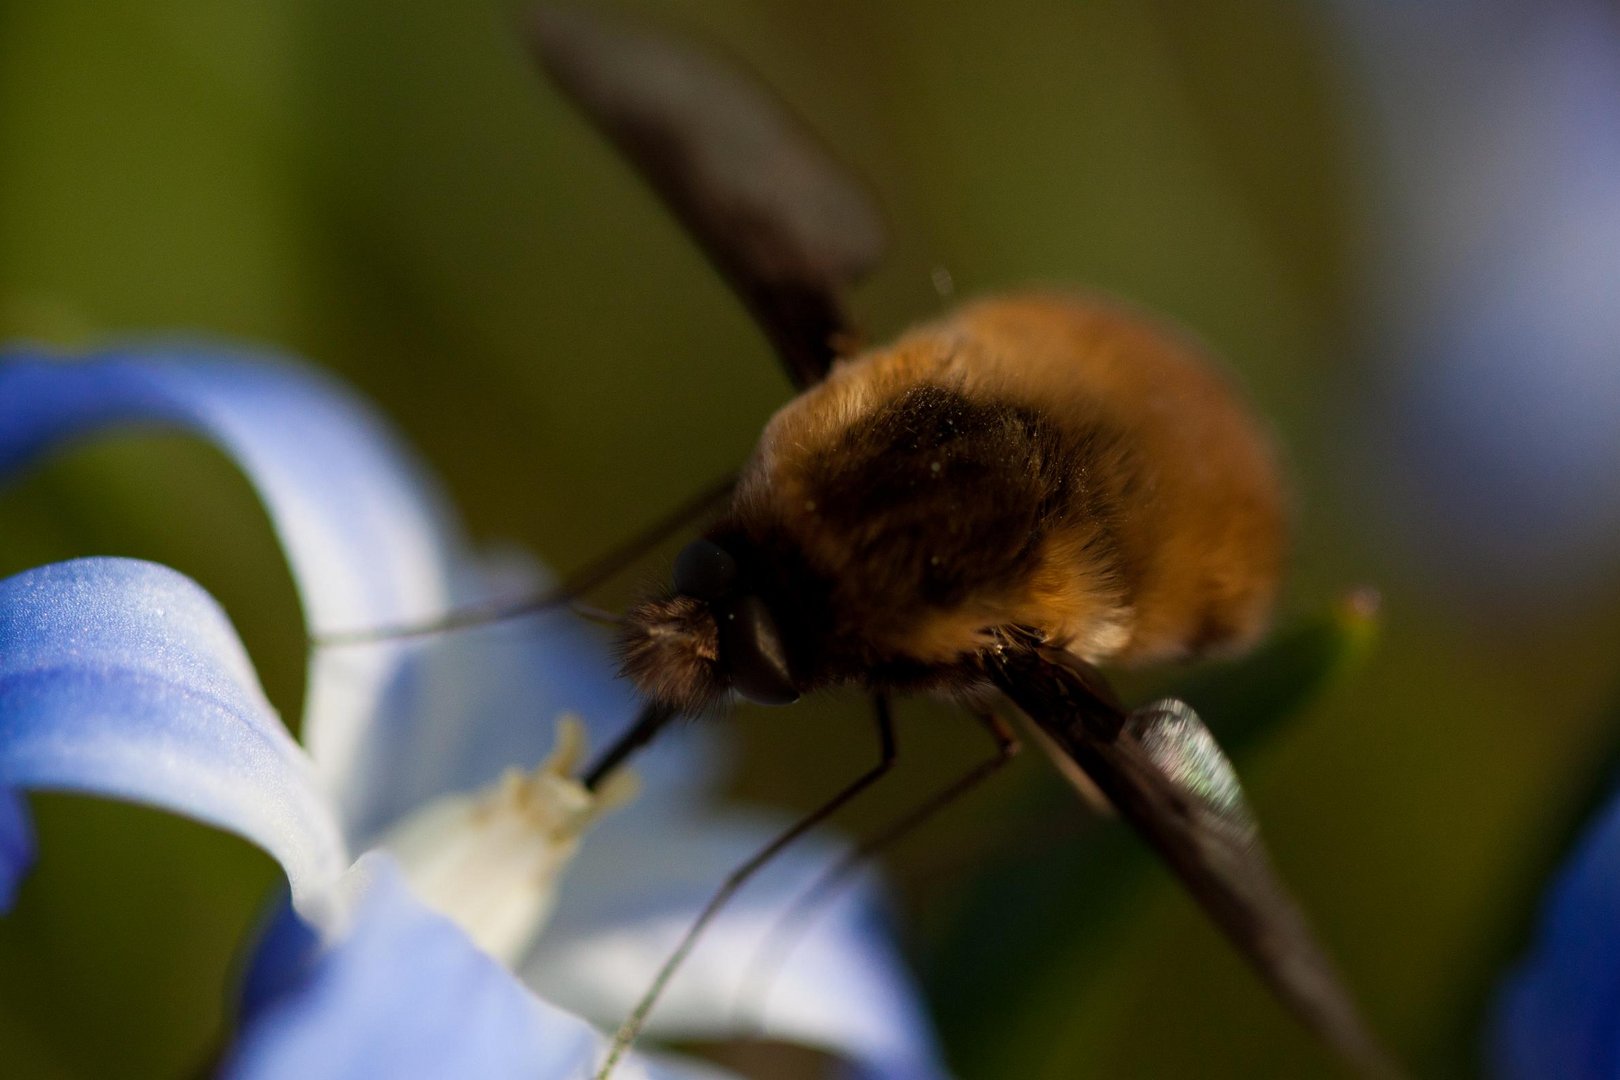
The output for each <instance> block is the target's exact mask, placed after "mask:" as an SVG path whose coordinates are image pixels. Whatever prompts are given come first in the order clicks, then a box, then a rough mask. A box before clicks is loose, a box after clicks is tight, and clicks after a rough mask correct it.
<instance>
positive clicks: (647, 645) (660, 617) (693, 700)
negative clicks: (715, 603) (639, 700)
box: [619, 596, 729, 715]
mask: <svg viewBox="0 0 1620 1080" xmlns="http://www.w3.org/2000/svg"><path fill="white" fill-rule="evenodd" d="M619 649H620V655H621V657H622V667H621V670H622V672H623V674H624V675H625V676H626V677H627V678H629V679H630V680H631V681H633V682H634V683H635V684H636V687H637V688H638V689H639V690H640V691H641V692H642V693H643V694H645V695H646V696H647V697H649V698H651V699H652V700H654V701H658V702H662V703H663V704H666V705H670V706H673V707H674V708H676V709H678V710H679V711H680V712H682V713H685V714H688V715H695V714H698V713H701V712H703V711H705V710H706V709H708V708H710V707H711V706H713V705H714V704H715V703H716V702H718V701H719V700H720V698H721V697H723V696H724V695H725V693H726V690H727V689H729V686H728V684H727V682H726V679H725V678H724V677H723V676H722V675H721V674H720V662H719V661H720V630H719V627H718V626H717V625H716V623H715V618H714V612H713V611H712V610H710V608H709V605H708V604H707V603H705V602H704V601H702V600H699V599H698V598H696V597H693V596H668V597H661V598H659V599H655V600H648V601H646V602H644V603H642V604H639V605H637V606H636V607H634V608H632V609H631V610H630V612H629V613H628V614H626V615H625V617H624V624H623V629H622V630H621V631H620V637H619Z"/></svg>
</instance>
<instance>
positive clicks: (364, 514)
mask: <svg viewBox="0 0 1620 1080" xmlns="http://www.w3.org/2000/svg"><path fill="white" fill-rule="evenodd" d="M136 425H168V426H176V427H180V428H183V429H186V430H189V431H192V432H195V433H196V434H198V435H200V436H202V437H204V438H206V439H209V440H210V441H212V442H214V443H216V444H217V445H218V446H219V447H220V448H221V449H222V450H223V451H225V452H226V453H227V454H228V455H230V457H231V458H233V459H234V460H235V461H236V463H237V464H238V465H239V466H240V467H241V469H242V471H243V472H244V473H246V474H247V476H248V479H249V480H250V481H252V483H253V485H254V487H255V488H256V489H257V490H258V492H259V494H260V496H261V497H262V498H263V499H264V502H265V506H266V509H267V510H268V511H269V514H270V519H271V522H272V524H273V525H274V527H275V529H276V533H277V535H278V536H279V537H280V540H281V544H282V547H283V548H284V549H285V551H286V554H287V559H288V562H289V564H290V565H291V567H292V571H293V576H294V578H295V580H296V584H297V587H298V592H299V596H300V597H301V599H302V601H303V604H304V610H305V613H306V616H307V618H308V619H309V621H310V624H311V626H312V627H314V628H317V629H318V630H336V629H353V628H356V627H367V626H377V625H384V624H391V623H397V622H401V621H408V620H413V619H423V618H427V617H430V616H432V615H434V614H435V613H437V612H440V611H442V610H444V608H445V607H446V606H447V605H448V604H449V603H450V601H451V598H452V597H453V595H454V593H455V589H456V584H457V583H456V581H455V580H454V578H455V575H456V573H457V568H458V567H460V566H462V565H464V564H465V562H466V560H465V556H464V551H463V547H462V543H461V540H460V538H459V536H458V534H457V532H456V529H455V526H454V525H453V524H452V519H451V517H450V515H449V514H448V512H447V511H446V509H445V507H444V505H443V501H442V499H441V497H440V496H439V494H438V491H437V489H436V488H435V486H434V484H433V483H432V481H431V480H430V479H429V478H428V477H427V475H426V474H425V472H424V471H423V470H422V469H421V468H419V467H418V466H417V464H416V463H415V462H414V461H413V460H412V459H411V458H410V457H409V456H408V455H407V454H406V453H405V451H404V450H403V449H402V448H401V447H400V446H399V445H398V444H397V443H396V442H395V440H394V439H393V436H392V435H391V433H390V432H388V431H387V430H386V428H385V427H384V426H383V425H382V423H381V422H380V421H379V420H378V419H377V418H376V417H375V415H374V414H373V413H372V412H371V411H370V410H369V409H367V408H366V407H365V406H364V405H363V404H362V403H360V402H359V401H358V400H356V399H355V398H354V397H352V396H351V395H350V394H349V393H348V392H347V391H345V390H344V389H343V388H341V387H340V386H338V385H337V384H336V383H334V382H332V381H331V380H329V379H327V378H326V377H324V376H322V375H320V374H318V373H317V372H315V371H314V370H312V369H310V368H306V367H302V366H299V365H295V364H292V363H290V362H287V361H284V360H280V359H274V360H273V359H272V358H270V357H267V356H252V355H249V354H245V353H233V352H231V351H230V350H227V349H223V348H203V347H200V346H180V345H173V346H159V345H153V346H149V347H143V348H139V349H127V350H121V351H111V352H106V353H102V354H98V355H96V356H93V357H90V358H87V359H84V360H80V361H64V360H62V359H59V358H55V357H49V356H45V355H42V354H38V353H30V352H14V353H11V354H8V355H6V356H3V357H0V475H3V474H4V473H5V472H7V471H9V470H12V469H16V468H18V467H19V466H20V465H22V464H24V463H26V462H27V461H28V460H30V459H31V458H33V457H34V456H36V455H38V454H40V453H43V452H45V451H47V450H49V449H51V448H52V447H54V446H56V445H58V444H61V443H64V442H66V441H68V440H71V439H75V438H81V437H84V436H88V435H93V434H97V433H101V432H104V431H106V430H109V429H115V428H127V427H131V426H136ZM403 651H404V650H403V648H402V647H401V646H398V645H395V646H392V647H376V648H368V649H364V650H353V651H349V652H348V653H346V654H344V655H343V656H341V657H340V658H339V659H341V661H342V663H341V665H340V668H339V670H333V668H332V665H331V664H330V663H328V662H327V661H329V660H330V659H331V657H330V656H322V657H318V658H317V661H316V663H314V664H313V665H312V669H311V672H310V679H309V700H308V705H307V708H306V711H305V717H304V738H305V742H306V743H307V744H308V746H309V748H310V753H311V756H312V757H313V758H314V759H315V762H316V767H317V768H318V769H319V771H320V773H321V775H322V777H323V778H324V779H325V780H326V781H327V782H328V784H329V786H330V787H331V788H332V789H333V790H334V791H343V790H344V788H345V785H344V784H343V782H342V781H343V778H344V777H345V776H346V775H347V774H348V772H349V770H350V768H351V766H352V763H353V762H354V760H355V759H356V757H358V756H361V755H363V754H364V752H365V748H366V744H367V741H368V734H369V732H370V731H371V728H372V727H373V725H374V724H375V723H376V722H377V720H378V713H377V710H376V702H377V700H378V697H379V694H380V688H381V687H383V686H384V685H386V684H388V683H389V682H391V681H393V680H394V679H395V678H396V677H397V671H396V668H397V665H398V663H399V658H400V656H401V654H402V652H403ZM345 795H346V792H345Z"/></svg>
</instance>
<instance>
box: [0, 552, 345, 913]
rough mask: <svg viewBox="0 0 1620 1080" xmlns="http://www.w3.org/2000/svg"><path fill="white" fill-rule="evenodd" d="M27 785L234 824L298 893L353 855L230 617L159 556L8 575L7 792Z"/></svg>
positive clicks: (3, 677) (321, 886)
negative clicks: (266, 854) (152, 560)
mask: <svg viewBox="0 0 1620 1080" xmlns="http://www.w3.org/2000/svg"><path fill="white" fill-rule="evenodd" d="M31 788H51V789H56V790H64V791H78V792H85V793H89V794H96V795H102V796H107V797H110V798H117V799H128V800H132V801H135V802H141V803H145V804H147V805H151V806H157V807H163V808H165V809H168V810H172V811H174V812H176V813H180V814H184V815H186V816H187V817H191V818H195V819H197V820H199V821H205V822H208V823H209V824H212V825H216V826H218V827H220V828H222V829H227V830H230V831H231V832H235V833H238V834H240V835H241V836H243V837H245V838H247V839H248V840H251V841H253V842H254V843H256V844H258V845H259V846H261V847H263V848H264V849H265V850H266V851H267V852H269V853H270V854H271V855H272V856H274V857H275V858H276V859H277V860H279V861H280V863H281V865H282V867H283V868H284V869H285V870H286V872H287V878H288V881H289V883H290V884H291V887H292V889H293V894H294V897H295V898H296V899H297V900H298V901H299V902H300V903H303V902H305V901H306V900H309V901H315V900H318V899H319V898H320V897H322V896H323V895H324V894H325V893H326V892H327V891H328V890H329V889H330V888H331V886H332V885H333V884H334V883H335V882H336V881H337V879H338V877H339V876H340V875H341V874H342V873H343V870H344V868H345V867H346V866H347V864H348V857H347V855H346V853H345V850H344V844H343V840H342V837H341V835H340V834H339V830H338V824H337V821H336V818H335V817H334V815H333V812H332V809H331V807H330V805H329V804H328V802H327V801H326V799H325V797H324V796H323V795H322V793H321V791H320V789H319V787H318V786H317V784H316V782H315V779H314V776H313V774H312V772H311V770H310V767H309V762H308V759H307V758H306V757H305V755H304V753H303V751H302V750H301V749H299V747H298V745H297V744H296V743H294V742H293V740H292V739H291V737H290V736H289V735H288V734H287V731H286V729H285V727H283V726H282V724H281V721H280V719H279V718H278V717H277V716H276V713H275V711H274V710H273V709H272V708H271V707H270V703H269V702H268V701H266V700H265V698H264V695H263V692H262V691H261V690H260V689H259V686H258V682H257V680H256V678H255V676H254V674H253V669H252V668H251V667H250V666H249V665H248V661H247V657H246V655H245V654H244V653H243V651H242V645H241V642H240V641H239V640H238V639H237V637H236V633H235V631H234V630H232V629H231V626H230V623H229V622H228V621H227V620H226V618H225V615H224V613H223V612H221V611H220V610H219V607H218V605H217V604H215V603H214V601H213V600H212V599H211V598H210V597H209V596H208V595H207V594H206V593H205V592H203V591H202V589H200V588H199V587H198V586H197V585H196V584H195V583H194V582H192V581H191V580H190V579H188V578H186V577H184V576H182V575H180V574H177V573H175V572H174V571H173V570H169V569H167V568H166V567H162V566H156V565H154V564H152V563H145V562H138V561H135V560H132V559H80V560H76V561H73V562H66V563H58V564H55V565H52V566H44V567H38V568H36V569H33V570H29V571H27V572H25V573H22V574H18V575H16V576H15V577H11V578H7V579H5V580H3V581H0V794H3V795H5V796H6V799H5V800H0V801H7V800H10V799H14V798H15V791H16V789H23V790H26V789H31ZM0 816H3V815H0ZM3 833H4V829H3V828H0V834H3ZM0 850H9V848H8V845H5V844H3V843H0ZM11 872H13V873H14V872H15V867H13V870H12V871H11ZM5 874H6V871H0V880H3V879H4V877H5Z"/></svg>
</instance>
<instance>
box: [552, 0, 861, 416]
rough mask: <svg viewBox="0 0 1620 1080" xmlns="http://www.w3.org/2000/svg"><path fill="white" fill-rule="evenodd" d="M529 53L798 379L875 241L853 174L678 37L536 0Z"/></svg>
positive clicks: (826, 349)
mask: <svg viewBox="0 0 1620 1080" xmlns="http://www.w3.org/2000/svg"><path fill="white" fill-rule="evenodd" d="M528 29H529V35H528V36H529V41H530V43H531V45H532V46H533V49H534V52H535V55H536V56H537V57H538V58H539V61H540V64H541V66H542V67H543V68H544V69H545V70H546V72H547V73H548V74H549V75H550V76H551V78H552V79H553V80H554V81H555V82H556V84H557V86H558V87H560V88H561V89H562V91H563V92H564V93H566V94H567V95H568V96H569V97H570V98H571V99H572V100H573V101H574V103H575V104H576V105H577V106H578V107H579V108H580V109H581V111H583V112H584V114H585V115H586V116H587V117H588V118H589V119H590V120H591V121H592V123H594V124H595V125H596V127H597V128H598V129H600V130H601V131H602V133H603V134H604V135H606V136H607V137H608V138H609V139H610V140H611V141H612V142H613V143H614V145H616V146H617V147H618V149H619V150H620V152H621V153H623V154H624V156H625V157H626V158H628V159H629V160H630V162H631V163H632V164H633V165H634V166H635V167H636V168H637V169H638V170H640V172H641V173H642V175H643V176H645V177H646V179H647V181H648V182H649V183H650V184H651V185H652V186H653V188H654V189H655V190H656V191H657V192H658V194H659V195H660V196H662V197H663V199H664V201H665V203H667V204H668V205H669V207H670V209H671V210H673V211H674V212H675V214H676V216H677V217H678V218H680V220H681V222H682V223H683V224H684V225H685V226H686V228H687V229H688V230H689V231H690V232H691V233H692V235H693V236H694V237H695V238H696V239H697V241H698V243H699V244H701V245H702V246H703V249H704V250H705V251H706V252H707V253H708V255H709V258H710V259H711V260H712V261H713V262H714V264H715V265H716V266H717V267H718V268H719V270H720V272H721V274H722V275H724V277H725V278H726V280H727V281H728V282H729V283H730V285H731V287H732V288H733V289H735V290H736V292H737V293H738V295H740V296H741V297H742V299H743V301H744V302H745V303H746V304H747V305H748V308H749V310H750V311H751V312H753V315H754V317H755V319H757V320H758V321H759V323H760V325H761V327H763V329H764V331H765V334H766V336H767V337H768V338H769V339H770V341H771V344H772V345H773V346H774V347H775V349H776V351H777V353H778V354H779V355H780V356H781V358H782V361H783V363H784V364H786V366H787V369H788V374H789V376H790V377H791V378H792V379H793V381H794V383H795V384H796V385H798V386H800V387H804V386H809V385H810V384H812V383H815V382H818V381H820V380H821V378H822V377H823V376H824V375H825V374H826V373H827V369H828V367H829V366H831V364H832V361H833V359H834V357H835V352H836V349H837V347H838V342H839V341H840V340H841V339H844V338H846V337H847V326H846V324H845V320H844V317H843V313H842V308H841V305H840V303H839V293H840V291H841V289H842V288H843V286H845V285H847V284H849V283H851V282H853V281H855V280H856V279H858V278H859V277H860V276H861V275H863V274H864V273H865V272H866V271H867V270H869V269H870V268H871V267H872V266H873V264H875V263H876V262H877V260H878V258H879V257H880V256H881V255H882V253H883V248H884V229H883V220H882V217H881V215H880V214H879V213H878V211H877V208H876V207H875V205H874V204H873V202H872V200H871V197H870V196H869V195H868V194H867V192H866V190H865V188H864V187H863V186H862V185H861V184H860V182H859V181H857V180H856V179H855V178H854V177H852V176H851V175H850V174H849V173H848V172H847V171H846V170H845V169H844V168H843V167H842V166H840V165H839V164H838V163H837V162H835V161H834V160H833V159H832V158H831V156H830V155H829V154H828V153H827V152H826V151H825V150H824V149H823V148H822V147H821V145H820V144H819V143H818V142H817V141H816V139H815V137H814V136H812V135H811V134H810V133H809V132H808V131H807V130H806V129H805V128H804V127H803V126H802V125H801V124H800V123H799V121H798V120H797V118H796V117H794V116H793V115H792V114H791V113H789V112H788V110H787V109H786V108H784V107H783V105H782V104H781V103H780V102H779V101H777V100H776V99H775V98H774V97H773V96H772V95H771V93H770V92H769V91H768V90H767V89H766V88H765V87H764V86H763V85H761V84H760V83H759V82H758V81H757V80H755V79H753V78H752V77H750V76H748V75H746V74H744V73H743V72H741V71H739V70H737V69H735V68H733V67H730V66H727V65H725V64H723V63H721V62H719V61H718V60H717V59H716V58H714V57H713V56H711V55H709V54H708V53H706V52H704V51H702V50H700V49H697V48H694V47H692V46H690V45H688V44H686V43H684V42H682V41H679V40H676V39H674V38H671V37H668V36H665V35H662V34H658V33H655V32H653V31H651V30H648V29H646V28H644V27H638V26H634V25H632V24H628V23H624V22H620V21H617V20H615V19H611V18H609V17H606V16H603V15H601V14H598V13H594V12H588V11H582V10H578V9H575V8H558V7H551V6H543V7H540V8H538V9H537V10H535V12H534V13H533V15H532V16H531V18H530V21H529V24H528Z"/></svg>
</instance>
